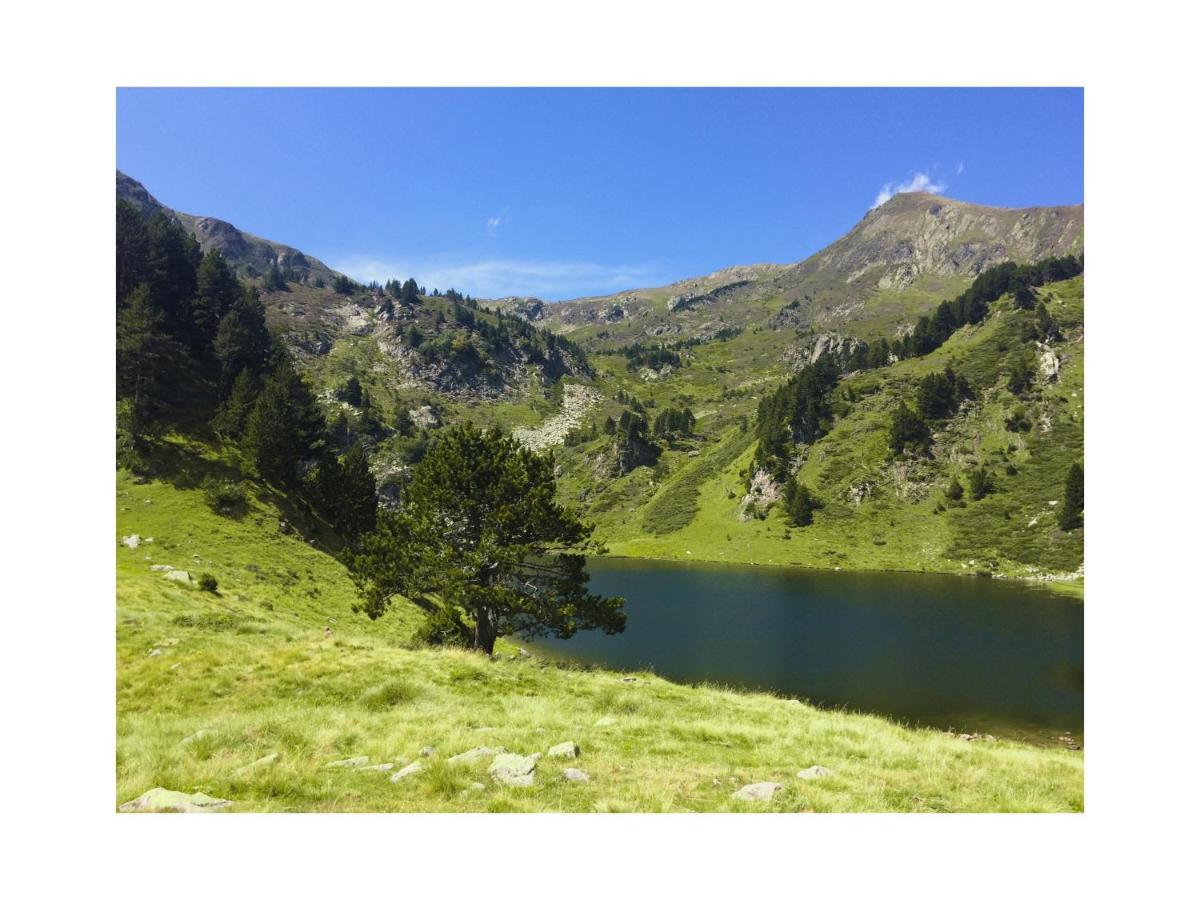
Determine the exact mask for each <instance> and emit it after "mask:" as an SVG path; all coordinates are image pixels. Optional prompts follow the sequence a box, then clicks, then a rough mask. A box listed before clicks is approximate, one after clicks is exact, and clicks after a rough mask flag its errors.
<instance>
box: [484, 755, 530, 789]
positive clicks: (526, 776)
mask: <svg viewBox="0 0 1200 900" xmlns="http://www.w3.org/2000/svg"><path fill="white" fill-rule="evenodd" d="M541 757H542V754H540V753H534V754H533V755H532V756H521V755H520V754H519V753H499V754H497V755H496V758H495V759H493V760H492V764H491V765H490V766H488V774H489V775H491V776H492V780H493V781H498V782H499V783H500V784H506V785H508V786H509V787H533V770H534V769H535V768H537V762H538V760H539V759H541Z"/></svg>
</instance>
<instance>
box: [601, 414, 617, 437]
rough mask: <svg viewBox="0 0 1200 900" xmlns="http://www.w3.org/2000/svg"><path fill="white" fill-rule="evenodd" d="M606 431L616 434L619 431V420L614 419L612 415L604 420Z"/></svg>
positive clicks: (606, 432)
mask: <svg viewBox="0 0 1200 900" xmlns="http://www.w3.org/2000/svg"><path fill="white" fill-rule="evenodd" d="M604 433H605V434H616V433H617V422H616V420H615V419H613V417H612V416H608V417H606V418H605V420H604Z"/></svg>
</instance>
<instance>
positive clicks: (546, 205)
mask: <svg viewBox="0 0 1200 900" xmlns="http://www.w3.org/2000/svg"><path fill="white" fill-rule="evenodd" d="M117 166H118V168H120V169H121V170H122V171H124V172H125V173H126V174H128V175H130V176H132V177H133V178H136V179H137V180H139V181H141V182H142V183H143V184H144V185H145V186H146V188H147V189H148V190H149V191H150V192H151V193H152V194H154V195H155V196H156V197H157V198H158V199H159V200H160V201H162V202H163V203H165V204H167V205H168V206H171V207H174V208H176V209H179V210H182V211H184V212H189V213H197V214H202V215H209V216H215V217H217V218H221V219H225V220H227V221H229V222H232V223H233V224H235V225H237V226H238V227H239V228H242V229H244V230H246V231H250V232H253V233H254V234H258V235H261V236H263V237H269V238H271V239H272V240H276V241H280V242H283V243H286V244H290V245H292V246H294V247H298V248H299V249H301V250H303V251H305V252H306V253H310V254H312V255H314V256H316V257H318V258H319V259H321V260H323V261H324V262H326V263H327V264H329V265H331V266H333V267H334V268H336V269H339V270H341V271H344V272H347V273H349V274H350V275H353V276H354V277H356V278H359V279H360V280H364V281H365V280H370V279H377V280H380V281H383V280H384V279H386V278H388V277H400V278H405V277H408V276H410V275H411V276H414V277H416V278H417V280H418V281H419V282H421V283H422V284H424V285H425V286H426V287H429V288H433V287H439V288H443V289H444V288H449V287H454V288H457V289H459V290H462V291H465V292H467V293H470V294H472V295H475V296H481V297H488V296H493V297H498V296H505V295H508V294H532V295H537V296H541V297H544V298H547V299H565V298H569V297H578V296H586V295H589V294H601V293H611V292H614V291H618V290H622V289H625V288H633V287H647V286H653V285H659V284H666V283H668V282H671V281H675V280H678V279H680V278H685V277H688V276H693V275H703V274H706V273H708V272H711V271H714V270H716V269H720V268H724V267H726V266H730V265H737V264H743V263H755V262H781V263H782V262H795V261H798V260H800V259H803V258H804V257H806V256H808V255H809V254H811V253H813V252H815V251H817V250H819V249H821V248H822V247H823V246H825V245H826V244H828V243H830V242H831V241H833V240H835V239H836V238H837V237H839V236H840V235H841V234H843V233H844V232H845V231H847V230H848V229H849V228H850V227H851V226H853V225H854V223H855V222H857V221H858V220H859V219H860V218H861V217H862V216H863V214H864V213H866V211H867V210H868V209H870V208H871V206H872V205H874V204H875V203H877V202H879V201H880V200H881V199H882V198H885V197H886V196H887V195H888V193H889V192H892V191H896V190H905V189H913V188H922V187H923V188H925V189H927V190H934V191H935V192H939V193H944V194H946V195H947V196H950V197H955V198H958V199H961V200H968V201H971V202H975V203H985V204H991V205H996V206H1035V205H1058V204H1071V203H1082V202H1083V92H1082V90H1079V89H986V90H984V89H961V90H960V89H954V90H949V89H923V90H908V89H861V90H859V89H855V90H835V89H828V90H826V89H803V90H789V89H778V90H775V89H771V90H762V89H736V90H734V89H718V90H710V89H682V90H680V89H665V90H657V89H632V90H616V89H614V90H599V89H583V90H552V89H544V90H543V89H536V90H519V89H478V90H458V89H453V90H451V89H411V90H410V89H378V90H359V89H319V90H309V89H185V90H175V89H140V88H139V89H121V90H119V91H118V94H117Z"/></svg>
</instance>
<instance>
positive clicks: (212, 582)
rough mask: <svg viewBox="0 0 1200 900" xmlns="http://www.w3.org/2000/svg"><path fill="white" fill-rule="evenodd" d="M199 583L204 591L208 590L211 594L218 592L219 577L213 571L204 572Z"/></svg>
mask: <svg viewBox="0 0 1200 900" xmlns="http://www.w3.org/2000/svg"><path fill="white" fill-rule="evenodd" d="M198 584H199V586H200V590H202V591H208V592H209V593H210V594H215V593H216V592H217V579H216V576H215V575H213V574H212V573H211V572H205V573H204V574H202V575H201V576H200V581H199V582H198Z"/></svg>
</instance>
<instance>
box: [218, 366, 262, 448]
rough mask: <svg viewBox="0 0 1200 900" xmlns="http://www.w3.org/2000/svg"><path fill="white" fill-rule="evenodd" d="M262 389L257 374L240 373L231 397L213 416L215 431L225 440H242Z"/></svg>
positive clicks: (227, 398) (234, 380)
mask: <svg viewBox="0 0 1200 900" xmlns="http://www.w3.org/2000/svg"><path fill="white" fill-rule="evenodd" d="M260 387H261V385H260V383H259V378H258V376H257V375H256V374H254V373H253V372H252V371H250V370H249V369H243V370H242V371H240V372H239V373H238V374H237V376H236V377H235V378H234V379H233V385H232V387H231V389H230V391H229V396H228V397H226V398H225V400H224V402H222V403H221V405H220V406H219V407H218V408H217V413H216V415H215V416H213V422H212V426H213V431H215V432H216V433H217V434H219V435H221V436H222V437H225V438H240V437H241V436H242V434H244V433H245V430H246V421H247V420H248V419H249V418H250V412H251V411H252V410H253V409H254V404H255V401H257V399H258V392H259V389H260Z"/></svg>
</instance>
